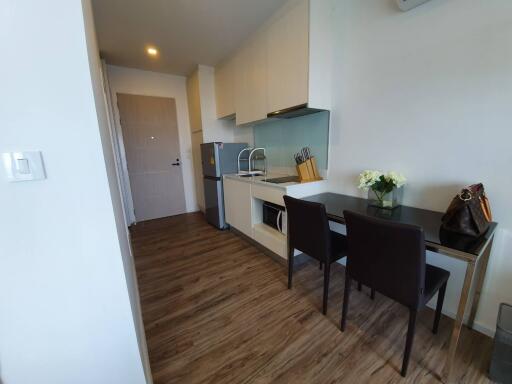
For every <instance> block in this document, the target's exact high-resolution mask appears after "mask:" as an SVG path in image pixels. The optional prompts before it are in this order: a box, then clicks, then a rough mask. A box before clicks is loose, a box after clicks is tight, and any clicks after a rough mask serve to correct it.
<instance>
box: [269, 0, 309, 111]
mask: <svg viewBox="0 0 512 384" xmlns="http://www.w3.org/2000/svg"><path fill="white" fill-rule="evenodd" d="M308 40H309V1H308V0H297V1H289V2H288V3H287V4H286V5H285V6H284V7H283V8H282V9H281V10H280V11H279V13H278V14H276V15H275V17H274V19H273V20H272V22H271V23H270V25H269V26H268V28H267V58H268V60H267V87H266V88H267V113H271V112H275V111H279V110H281V109H286V108H290V107H294V106H297V105H301V104H305V103H307V102H308V66H309V65H308V63H309V45H308Z"/></svg>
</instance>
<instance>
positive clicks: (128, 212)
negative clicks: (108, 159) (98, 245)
mask: <svg viewBox="0 0 512 384" xmlns="http://www.w3.org/2000/svg"><path fill="white" fill-rule="evenodd" d="M102 67H103V68H102V69H103V78H104V84H105V93H106V99H107V106H108V109H109V111H110V113H109V115H110V120H111V124H110V136H111V138H112V146H113V150H114V156H115V160H116V167H117V171H118V173H119V178H120V185H121V195H122V198H123V205H124V209H125V220H126V226H127V227H129V226H131V225H132V224H137V220H136V219H135V208H134V206H133V197H132V188H131V185H130V177H129V176H128V162H127V161H126V151H125V148H124V141H123V132H122V129H121V117H120V115H119V109H118V108H117V95H116V94H114V93H113V92H112V88H111V87H110V82H109V78H108V70H107V65H106V63H105V61H103V62H102Z"/></svg>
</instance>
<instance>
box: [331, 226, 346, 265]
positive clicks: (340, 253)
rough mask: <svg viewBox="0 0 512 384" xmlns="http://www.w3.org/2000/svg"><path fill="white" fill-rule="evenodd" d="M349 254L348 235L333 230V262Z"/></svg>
mask: <svg viewBox="0 0 512 384" xmlns="http://www.w3.org/2000/svg"><path fill="white" fill-rule="evenodd" d="M345 256H347V237H346V236H344V235H342V234H340V233H338V232H334V231H331V262H334V261H336V260H339V259H342V258H343V257H345Z"/></svg>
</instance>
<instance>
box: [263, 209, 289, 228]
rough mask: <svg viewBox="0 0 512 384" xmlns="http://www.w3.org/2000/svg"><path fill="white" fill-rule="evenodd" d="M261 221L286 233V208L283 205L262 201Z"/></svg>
mask: <svg viewBox="0 0 512 384" xmlns="http://www.w3.org/2000/svg"><path fill="white" fill-rule="evenodd" d="M263 223H264V224H266V225H268V226H270V227H272V228H274V229H276V230H278V231H279V232H281V233H283V234H285V235H286V227H287V222H286V210H285V208H284V207H282V206H280V205H277V204H274V203H269V202H268V201H265V202H264V203H263Z"/></svg>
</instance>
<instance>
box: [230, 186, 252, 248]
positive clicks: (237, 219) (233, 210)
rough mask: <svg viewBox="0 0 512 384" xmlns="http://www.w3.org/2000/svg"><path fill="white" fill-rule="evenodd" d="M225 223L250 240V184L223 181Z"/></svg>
mask: <svg viewBox="0 0 512 384" xmlns="http://www.w3.org/2000/svg"><path fill="white" fill-rule="evenodd" d="M224 202H225V203H224V209H225V213H226V222H227V223H228V224H229V225H231V226H232V227H235V228H236V229H237V230H239V231H240V232H242V233H243V234H244V235H246V236H249V237H251V238H252V197H251V184H250V183H245V182H240V181H236V180H231V179H227V178H225V179H224Z"/></svg>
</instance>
